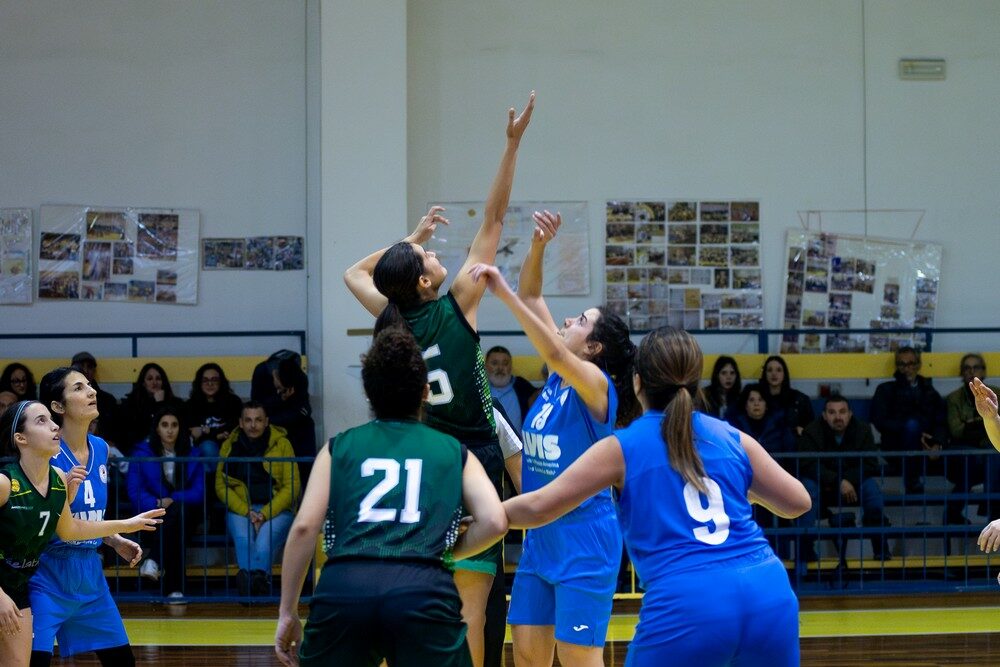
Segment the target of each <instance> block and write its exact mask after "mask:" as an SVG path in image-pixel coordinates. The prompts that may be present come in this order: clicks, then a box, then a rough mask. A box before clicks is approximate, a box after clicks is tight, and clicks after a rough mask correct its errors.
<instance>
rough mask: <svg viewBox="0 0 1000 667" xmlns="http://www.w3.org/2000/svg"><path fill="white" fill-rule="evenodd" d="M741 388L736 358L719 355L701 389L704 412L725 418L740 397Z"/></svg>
mask: <svg viewBox="0 0 1000 667" xmlns="http://www.w3.org/2000/svg"><path fill="white" fill-rule="evenodd" d="M742 388H743V381H742V379H741V378H740V367H739V366H738V365H737V364H736V360H735V359H733V358H732V357H727V356H726V355H722V356H720V357H719V358H718V359H716V360H715V365H714V366H713V367H712V378H711V380H709V382H708V386H707V387H705V389H704V390H702V395H703V396H704V399H705V400H704V408H705V413H706V414H709V415H712V416H713V417H718V418H719V419H727V417H728V411H729V409H730V408H731V407H733V406H735V405H736V403H737V401H739V399H740V390H741V389H742ZM737 428H738V427H737Z"/></svg>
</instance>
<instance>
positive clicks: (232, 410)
mask: <svg viewBox="0 0 1000 667" xmlns="http://www.w3.org/2000/svg"><path fill="white" fill-rule="evenodd" d="M242 407H243V401H241V400H240V397H239V396H237V395H236V394H235V393H233V390H232V387H230V386H229V378H227V377H226V374H225V373H224V372H223V371H222V367H221V366H219V364H216V363H214V362H210V363H207V364H202V366H201V367H200V368H199V369H198V370H197V371H196V372H195V374H194V380H193V381H192V382H191V395H190V398H188V402H187V417H188V420H189V423H190V424H191V438H192V439H193V440H194V445H195V455H200V456H204V457H208V458H212V457H216V456H218V455H219V448H220V447H221V446H222V443H223V441H225V439H226V438H228V437H229V434H230V433H232V431H233V429H234V428H236V424H237V422H238V421H239V419H240V409H241V408H242Z"/></svg>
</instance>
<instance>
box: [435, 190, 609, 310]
mask: <svg viewBox="0 0 1000 667" xmlns="http://www.w3.org/2000/svg"><path fill="white" fill-rule="evenodd" d="M440 206H443V207H444V209H445V210H444V214H443V215H444V216H445V217H446V218H448V221H449V223H450V224H448V225H438V227H437V229H436V230H435V231H434V236H433V237H432V238H431V239H430V240H429V241H428V242H427V243H426V244H424V245H425V246H426V248H427V250H433V251H434V252H435V253H437V257H438V260H439V261H440V262H441V264H442V266H444V267H445V268H446V269H448V275H449V276H456V275H458V271H459V269H461V268H462V264H464V263H465V258H466V257H467V256H468V254H469V248H470V247H471V246H472V240H473V239H474V238H476V234H477V233H478V232H479V227H480V226H481V225H482V223H483V209H484V207H485V202H448V203H441V204H440ZM428 208H430V205H428ZM535 211H551V212H552V213H559V214H560V215H561V216H562V226H561V227H559V231H558V232H557V233H556V238H555V240H554V241H553V242H552V243H550V244H549V245H548V246H546V248H545V260H544V261H545V264H544V266H543V281H544V282H543V284H542V294H545V295H549V296H574V295H586V294H590V242H589V239H590V231H589V222H588V216H587V203H586V202H582V201H579V202H573V201H570V202H565V201H564V202H554V201H550V202H542V201H525V202H510V204H509V205H508V206H507V214H506V215H505V216H504V224H503V234H502V235H501V237H500V245H499V246H498V247H497V255H496V260H495V261H494V263H495V264H496V267H497V268H498V269H499V270H500V273H502V274H503V276H504V279H505V280H506V281H507V282H508V283H509V284H510V286H511V287H512V288H513V289H515V290H516V289H517V280H518V275H519V274H520V272H521V264H522V263H523V262H524V257H525V255H527V254H528V248H529V247H530V246H531V235H532V234H534V232H535V221H534V219H533V218H532V216H533V214H534V213H535Z"/></svg>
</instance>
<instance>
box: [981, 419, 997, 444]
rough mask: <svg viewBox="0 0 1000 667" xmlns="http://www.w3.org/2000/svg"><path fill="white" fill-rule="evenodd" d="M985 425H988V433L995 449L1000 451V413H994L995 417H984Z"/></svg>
mask: <svg viewBox="0 0 1000 667" xmlns="http://www.w3.org/2000/svg"><path fill="white" fill-rule="evenodd" d="M983 425H984V426H985V427H986V435H987V437H989V439H990V443H991V444H992V445H993V447H994V449H996V450H997V451H1000V414H997V415H994V417H993V419H984V420H983Z"/></svg>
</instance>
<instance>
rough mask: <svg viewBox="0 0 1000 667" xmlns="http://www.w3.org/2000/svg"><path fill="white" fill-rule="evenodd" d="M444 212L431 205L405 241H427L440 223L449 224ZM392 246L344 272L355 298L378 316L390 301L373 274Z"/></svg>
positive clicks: (346, 281) (418, 242)
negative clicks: (373, 277) (380, 290)
mask: <svg viewBox="0 0 1000 667" xmlns="http://www.w3.org/2000/svg"><path fill="white" fill-rule="evenodd" d="M443 212H444V208H442V207H441V206H431V208H430V210H429V211H427V214H426V215H424V217H422V218H420V222H419V223H417V228H416V229H414V230H413V233H411V234H410V235H409V236H407V237H406V238H404V239H403V241H406V242H408V243H416V244H418V245H423V244H424V243H426V242H427V241H428V240H429V239H430V238H431V235H433V234H434V230H435V229H437V226H438V225H439V224H444V225H447V224H448V220H447V218H445V217H444V216H443V215H442V213H443ZM390 247H391V246H386V247H385V248H382V249H380V250H376V251H375V252H373V253H372V254H370V255H368V256H367V257H364V258H362V259H360V260H358V261H357V262H355V263H354V265H353V266H351V268H349V269H347V271H345V272H344V282H345V283H347V289H349V290H351V294H353V295H354V298H356V299H357V300H358V301H359V302H360V303H361V305H362V306H364V307H365V310H367V311H368V312H369V313H371V314H372V315H374V316H375V317H378V316H379V315H380V314H381V313H382V311H383V310H385V306H386V304H388V303H389V302H388V300H387V299H386V298H385V297H384V296H382V293H381V292H379V291H378V290H377V289H375V282H374V281H373V280H372V274H373V273H374V272H375V265H376V264H378V261H379V260H380V259H381V258H382V255H384V254H385V251H386V250H388V249H389V248H390Z"/></svg>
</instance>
